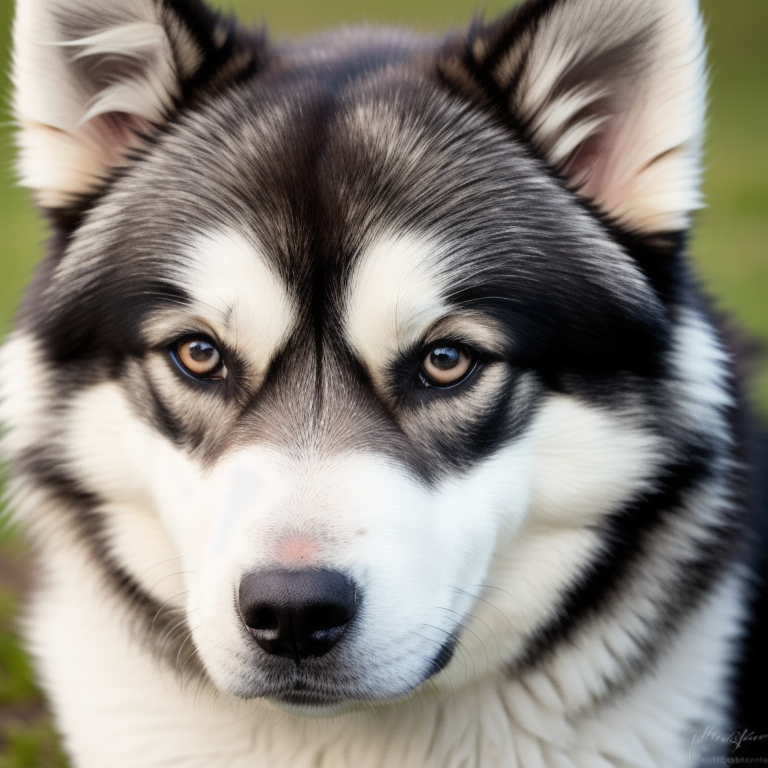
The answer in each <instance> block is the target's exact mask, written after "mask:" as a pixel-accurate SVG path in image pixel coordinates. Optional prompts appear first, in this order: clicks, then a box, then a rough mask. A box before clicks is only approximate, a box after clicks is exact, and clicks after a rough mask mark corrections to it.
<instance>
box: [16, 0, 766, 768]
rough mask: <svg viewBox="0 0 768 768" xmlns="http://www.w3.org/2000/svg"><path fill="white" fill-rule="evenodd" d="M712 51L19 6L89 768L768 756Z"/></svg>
mask: <svg viewBox="0 0 768 768" xmlns="http://www.w3.org/2000/svg"><path fill="white" fill-rule="evenodd" d="M702 37H703V35H702V25H701V22H700V20H699V16H698V12H697V9H696V7H695V3H694V2H693V0H533V1H531V2H528V3H526V4H524V5H522V6H520V7H518V8H516V9H514V10H513V11H512V12H511V13H510V14H509V15H507V16H505V17H504V18H501V19H499V20H497V21H495V22H492V23H489V24H485V23H481V22H479V21H478V22H476V23H475V24H474V25H472V26H471V27H470V28H469V29H468V30H465V31H461V32H456V33H453V34H450V35H448V36H447V37H444V38H432V37H423V36H419V35H416V34H409V33H406V32H401V31H393V30H388V29H381V30H378V29H363V30H358V31H354V30H351V31H341V32H338V33H335V34H328V35H321V36H318V37H315V38H312V39H309V40H307V41H305V42H303V43H301V44H299V45H290V44H288V45H280V46H277V45H274V44H273V43H271V42H270V41H269V40H268V39H267V37H266V36H265V35H264V34H262V33H249V32H246V31H244V30H243V29H241V28H240V27H238V26H235V25H234V24H232V23H230V22H229V21H227V20H225V19H223V18H219V17H218V16H216V15H214V14H212V13H211V12H209V11H208V10H207V9H206V8H205V7H204V6H203V5H202V4H201V3H200V2H198V0H22V2H20V4H19V8H18V12H17V17H16V23H15V58H14V67H13V77H14V84H15V96H14V110H15V115H16V119H17V121H18V125H19V135H18V142H19V166H18V167H19V172H20V175H21V178H22V180H23V183H24V184H25V185H27V186H28V187H30V188H31V189H32V190H34V193H35V196H36V199H37V201H38V204H39V206H40V208H41V209H42V210H43V211H44V212H45V214H46V215H47V217H48V218H49V220H50V222H51V225H52V228H53V231H54V236H53V240H52V244H51V250H50V254H49V256H48V258H47V260H46V261H45V262H44V263H43V264H42V266H41V267H40V270H39V272H38V275H37V278H36V280H35V281H34V283H33V285H32V287H31V289H30V290H29V293H28V295H27V297H26V301H25V302H24V304H23V306H22V308H21V310H20V313H19V316H18V321H17V327H16V330H15V332H14V333H13V334H12V336H11V337H10V338H9V339H8V341H7V343H6V345H5V347H4V350H3V353H2V359H3V363H2V379H3V396H4V404H3V406H2V408H3V421H4V423H5V425H6V428H7V429H6V436H5V441H4V452H5V456H6V457H7V458H8V460H9V462H10V489H11V491H10V492H11V495H12V499H13V502H12V503H13V505H14V507H15V509H16V511H17V514H18V519H19V520H20V521H22V523H23V525H24V526H25V527H26V529H27V530H28V531H29V534H30V536H31V539H32V541H33V542H34V544H35V545H36V549H37V554H38V556H39V562H40V567H41V571H42V576H41V583H40V587H39V590H38V591H37V593H36V596H35V598H34V602H33V604H32V606H31V608H30V612H29V616H28V623H27V635H28V639H29V645H30V649H31V651H32V653H33V655H34V658H35V660H36V663H37V669H38V671H39V675H40V679H41V681H42V684H43V686H44V688H45V690H46V691H47V693H48V695H49V697H50V700H51V704H52V707H53V710H54V712H55V715H56V718H57V722H58V725H59V727H60V729H61V732H62V733H63V735H64V739H65V744H66V748H67V749H68V751H69V752H70V754H71V755H72V758H73V761H74V764H75V765H76V766H78V768H150V767H153V766H156V767H159V766H168V767H171V766H177V767H179V768H192V767H193V766H200V767H201V768H203V767H204V768H217V767H218V768H267V767H268V768H310V767H311V768H473V767H474V768H514V767H515V766H517V767H518V768H544V767H546V768H577V767H578V768H607V767H608V766H614V768H641V767H642V768H651V767H656V768H658V767H660V766H665V767H667V768H684V767H685V766H688V765H693V764H694V763H695V761H696V760H698V759H705V760H709V761H710V762H709V763H708V764H710V765H711V764H712V761H713V760H721V761H722V760H724V759H725V758H724V757H722V758H721V757H718V755H719V754H720V755H722V754H723V753H724V744H725V742H727V741H728V739H729V734H730V733H731V731H732V730H734V729H739V733H741V732H742V729H748V731H749V733H752V734H753V736H752V737H750V738H746V737H745V739H743V740H742V742H741V743H740V748H741V749H746V748H747V744H748V743H749V742H755V741H756V740H757V739H758V738H759V736H760V734H761V733H762V732H761V731H760V730H759V723H758V721H757V719H756V718H757V715H756V714H754V712H753V713H750V710H749V709H748V708H747V707H746V705H744V704H743V702H741V700H740V699H739V698H738V697H737V696H736V694H735V688H734V680H735V679H736V672H735V670H736V668H737V666H738V664H739V660H740V659H742V658H744V656H745V654H744V653H743V652H742V650H741V649H742V648H743V643H744V642H745V641H744V636H745V630H744V627H746V626H748V621H749V615H750V610H751V609H750V607H749V605H750V589H751V578H750V572H749V570H748V565H747V563H748V561H749V558H748V556H747V555H748V554H749V547H748V546H747V545H748V544H749V543H750V542H751V540H752V538H751V535H749V534H748V533H745V531H748V530H749V528H748V527H747V525H748V524H747V523H746V521H747V519H748V509H749V505H748V504H747V503H745V487H746V482H745V477H746V474H747V463H746V461H745V451H744V445H745V442H744V437H743V435H742V434H741V433H740V431H739V429H738V428H737V426H736V425H737V423H738V422H739V419H738V418H736V415H737V413H738V412H739V410H740V408H739V405H738V395H737V393H736V392H735V388H734V381H733V377H732V374H731V364H730V358H729V353H728V352H727V351H726V348H725V346H724V343H723V341H722V339H721V336H720V334H719V332H718V331H717V330H716V328H715V327H714V326H713V323H712V322H711V320H710V317H709V315H708V314H707V311H706V309H705V308H704V307H703V305H702V302H701V301H700V299H699V298H698V296H697V293H696V291H695V289H694V287H693V282H692V280H691V278H690V276H689V274H688V272H687V267H686V256H685V243H686V236H685V232H686V229H687V227H688V225H689V220H690V214H691V212H692V211H693V210H694V209H696V208H697V206H698V205H699V203H700V197H699V193H698V172H699V151H700V144H701V126H702V119H703V112H704V101H705V95H704V70H705V63H704V57H703V40H702ZM748 674H750V675H752V676H753V678H754V674H755V672H754V671H752V672H750V673H748ZM740 702H741V703H740ZM756 704H757V706H756V708H755V711H757V708H758V707H759V704H760V702H759V701H758V702H756ZM750 718H752V719H750ZM740 754H744V753H740Z"/></svg>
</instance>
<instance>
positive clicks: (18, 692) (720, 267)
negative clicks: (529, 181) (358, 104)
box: [0, 0, 768, 768]
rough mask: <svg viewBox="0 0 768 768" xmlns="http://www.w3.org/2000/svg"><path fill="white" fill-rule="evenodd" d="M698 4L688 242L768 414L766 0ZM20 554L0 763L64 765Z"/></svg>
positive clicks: (3, 10)
mask: <svg viewBox="0 0 768 768" xmlns="http://www.w3.org/2000/svg"><path fill="white" fill-rule="evenodd" d="M484 5H485V8H486V10H487V12H488V15H489V16H491V15H492V14H494V13H498V12H500V11H502V10H503V9H504V8H505V7H506V6H507V5H508V3H507V2H505V0H492V2H486V3H485V4H484ZM702 5H703V10H704V15H705V18H706V20H707V22H708V27H709V35H708V37H709V44H710V62H711V80H712V86H711V92H710V107H711V108H710V125H709V139H708V143H707V154H706V175H705V184H704V189H705V193H706V198H707V201H708V205H709V207H708V208H707V209H705V210H704V211H702V212H700V213H699V214H698V216H697V224H696V234H695V237H694V240H693V247H692V250H693V254H694V260H695V262H696V265H697V267H698V270H699V272H700V274H701V276H702V280H703V283H704V285H705V287H706V289H707V291H708V292H709V293H710V294H711V295H712V296H713V297H715V299H714V301H715V304H716V306H717V307H718V308H720V309H722V310H723V311H724V312H726V313H727V314H729V315H730V316H732V317H733V318H734V319H735V320H736V322H737V323H738V324H739V325H740V326H741V327H742V328H744V329H745V330H746V332H747V333H748V334H749V335H750V336H751V337H752V338H753V339H755V340H757V341H758V342H760V343H761V344H762V353H760V354H759V355H758V356H757V360H756V366H755V367H756V375H755V378H754V393H755V399H756V402H757V403H758V405H759V408H760V410H761V411H762V413H763V415H768V355H766V349H768V301H766V294H767V293H768V149H767V144H768V140H767V139H766V137H768V88H767V87H766V86H767V84H768V3H766V2H765V0H702ZM226 7H227V8H232V7H237V9H238V10H239V11H241V12H242V15H243V17H244V18H246V19H249V20H252V21H256V22H259V21H260V20H261V19H267V20H268V21H269V26H270V28H271V30H272V31H273V34H274V35H275V36H276V37H282V36H284V35H286V34H291V33H302V32H307V31H309V30H312V29H317V28H320V27H324V26H331V25H334V24H337V23H342V22H355V21H371V22H375V21H381V20H383V21H386V22H388V23H403V24H409V25H414V24H415V25H416V26H418V27H420V28H425V29H426V28H434V27H438V28H440V27H445V26H451V25H456V24H459V23H461V22H462V21H464V20H466V19H468V18H469V17H470V16H471V14H472V12H473V10H474V7H475V4H474V2H472V0H440V1H439V2H438V1H437V0H416V2H414V0H365V1H364V2H360V0H329V1H328V2H324V3H314V2H313V3H310V2H308V0H302V1H301V2H299V0H294V1H293V2H291V1H290V0H289V1H288V2H286V0H241V1H240V2H235V3H231V2H230V3H227V4H226ZM249 8H250V9H251V10H250V11H248V10H247V9H249ZM253 8H257V9H258V10H257V11H256V12H254V11H253V10H252V9H253ZM10 17H11V3H10V0H0V71H7V69H8V60H7V51H8V36H9V32H8V30H9V24H10ZM0 91H2V93H6V92H7V87H3V86H0ZM6 100H7V98H6V99H4V101H6ZM11 164H12V151H11V139H10V130H9V127H8V125H7V122H6V123H3V124H2V126H0V233H1V234H0V336H2V334H3V332H4V331H5V330H6V329H7V328H8V327H9V323H10V318H11V316H12V313H13V309H14V307H15V306H16V304H17V301H18V298H19V295H20V292H21V290H22V287H23V285H24V284H25V283H26V282H27V280H28V279H29V277H30V275H31V272H32V268H33V265H34V263H35V261H36V260H37V258H38V256H39V254H40V252H41V244H42V242H43V241H44V239H45V230H44V228H43V226H42V225H41V224H40V222H39V221H38V219H37V218H36V216H35V213H34V211H33V210H32V207H31V206H30V204H29V200H28V196H27V194H26V193H25V192H24V191H22V190H19V189H17V188H14V187H13V181H12V173H11ZM23 373H24V372H23V371H19V372H18V375H23ZM25 563H26V560H25V558H24V556H23V545H22V543H21V542H20V540H19V538H18V536H17V534H15V533H14V532H13V531H12V530H11V529H8V528H6V530H5V532H0V768H33V767H34V768H63V766H65V765H66V762H65V760H64V758H63V756H62V754H61V751H60V748H59V746H58V742H57V739H56V736H55V734H54V732H53V729H52V727H51V725H50V721H49V719H48V718H47V716H46V714H45V707H44V704H43V702H42V700H41V698H40V695H39V693H38V692H37V690H36V689H35V686H34V682H33V677H32V672H31V669H30V666H29V663H28V661H27V658H26V656H25V654H24V652H23V651H22V649H21V646H20V643H19V641H18V640H17V637H16V634H15V622H16V617H17V616H18V610H19V605H20V601H21V599H22V598H21V595H22V594H23V591H24V584H25V583H26V573H27V566H26V565H25Z"/></svg>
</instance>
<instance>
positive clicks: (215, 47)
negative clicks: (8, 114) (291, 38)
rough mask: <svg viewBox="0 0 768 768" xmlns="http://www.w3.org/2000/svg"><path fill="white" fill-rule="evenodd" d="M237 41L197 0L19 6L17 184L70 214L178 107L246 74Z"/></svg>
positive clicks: (26, 0) (246, 48) (78, 0)
mask: <svg viewBox="0 0 768 768" xmlns="http://www.w3.org/2000/svg"><path fill="white" fill-rule="evenodd" d="M239 34H240V33H239V32H237V31H236V30H234V28H232V27H231V26H230V25H228V24H226V23H224V22H223V21H222V20H221V19H219V18H218V17H217V16H216V15H215V14H213V13H212V12H210V11H209V10H208V9H207V8H206V7H205V5H204V4H203V2H202V0H17V10H16V19H15V23H14V30H13V42H14V55H13V84H14V98H13V107H14V113H15V117H16V120H17V122H18V125H19V132H18V134H17V137H18V145H19V162H18V169H19V175H20V177H21V182H22V184H24V185H25V186H27V187H30V188H31V189H33V190H34V192H35V196H36V199H37V201H38V203H39V204H40V205H41V206H42V207H43V208H47V209H54V210H55V209H68V208H72V207H76V206H77V205H78V201H79V200H80V199H81V198H82V197H83V196H87V195H89V194H91V193H92V192H94V191H97V190H98V189H99V187H100V185H101V184H102V183H103V181H104V180H105V179H107V178H109V177H110V175H111V174H112V173H113V171H114V170H115V169H116V168H119V167H120V166H121V165H123V164H124V163H125V162H126V157H127V156H128V155H129V154H130V153H131V151H132V150H133V149H135V148H136V147H140V146H141V145H142V143H143V140H144V138H146V137H148V136H151V135H152V134H153V133H155V132H156V130H157V129H158V128H159V127H161V126H163V125H164V124H166V123H167V121H168V120H169V119H171V118H172V117H173V115H174V114H175V113H176V112H177V111H178V110H179V109H180V108H181V107H182V106H183V105H184V102H185V101H186V100H188V99H190V98H194V97H195V96H196V95H198V94H199V93H200V92H201V91H202V90H204V89H205V88H206V87H211V86H212V83H213V82H214V81H216V82H221V81H222V80H223V79H232V78H234V77H237V76H238V74H239V73H240V74H242V73H243V72H245V71H247V70H248V69H249V68H251V67H253V66H254V59H255V57H256V54H255V53H254V51H255V50H256V48H255V47H254V46H250V45H246V44H244V43H243V41H242V40H241V39H240V38H239V37H238V35H239Z"/></svg>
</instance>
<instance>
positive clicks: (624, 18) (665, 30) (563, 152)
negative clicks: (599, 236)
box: [442, 0, 705, 234]
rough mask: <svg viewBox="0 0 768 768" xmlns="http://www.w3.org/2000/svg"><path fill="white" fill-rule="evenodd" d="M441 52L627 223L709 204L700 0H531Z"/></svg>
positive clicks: (659, 222)
mask: <svg viewBox="0 0 768 768" xmlns="http://www.w3.org/2000/svg"><path fill="white" fill-rule="evenodd" d="M462 46H463V50H462V51H461V52H459V51H458V50H457V49H455V48H454V53H453V55H451V54H449V55H448V56H447V57H446V59H445V60H444V61H443V64H442V69H443V73H444V75H445V76H446V77H447V78H448V79H449V80H450V81H452V82H454V84H456V85H457V86H458V87H460V88H462V89H464V90H465V91H474V92H478V90H483V91H484V92H485V94H486V97H487V96H488V94H489V93H490V94H491V95H492V97H493V98H494V99H495V100H498V99H501V100H502V103H503V108H504V109H507V110H508V114H509V116H510V118H511V119H512V121H513V124H515V125H516V126H517V127H518V128H519V129H520V130H521V131H522V133H523V135H524V136H526V137H527V139H528V140H529V141H530V143H531V144H532V145H533V146H534V148H535V149H536V150H537V151H538V153H539V154H540V155H541V156H543V158H544V159H545V160H546V161H547V163H548V164H549V165H550V166H551V167H552V168H554V169H555V170H556V171H557V172H558V173H559V174H561V175H562V176H563V177H564V178H565V180H566V182H567V183H568V185H569V186H570V187H571V188H572V189H574V190H577V191H578V193H579V194H580V195H582V196H583V197H585V198H587V199H588V200H589V201H590V202H592V203H594V204H595V205H596V206H597V207H598V208H600V209H601V210H603V211H604V212H605V213H606V214H608V215H609V216H610V217H611V218H612V219H613V220H615V221H616V222H618V223H619V224H621V225H623V226H624V227H626V228H628V229H631V230H633V231H636V232H638V233H643V234H655V233H662V232H670V231H676V230H681V229H685V228H686V227H687V226H688V214H689V213H690V212H691V211H692V210H694V209H696V208H698V207H700V194H699V152H700V144H701V131H702V127H703V122H704V102H705V74H704V69H705V63H704V43H703V30H702V24H701V21H700V19H699V15H698V10H697V7H696V1H695V0H529V2H527V3H524V4H523V5H521V6H519V7H518V8H516V9H515V10H514V11H513V12H512V13H510V14H509V15H508V16H507V17H505V18H503V19H502V20H501V21H499V22H497V23H496V24H493V25H491V26H489V27H478V28H475V29H474V30H473V31H472V32H471V34H470V36H469V38H468V39H467V40H466V41H465V42H463V43H462Z"/></svg>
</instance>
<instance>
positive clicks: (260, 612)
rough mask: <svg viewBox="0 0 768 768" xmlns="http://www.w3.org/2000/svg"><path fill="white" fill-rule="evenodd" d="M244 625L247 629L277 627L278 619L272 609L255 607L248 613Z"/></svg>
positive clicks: (278, 624)
mask: <svg viewBox="0 0 768 768" xmlns="http://www.w3.org/2000/svg"><path fill="white" fill-rule="evenodd" d="M246 626H248V627H249V629H277V628H278V627H279V626H280V620H279V619H278V617H277V614H276V613H275V612H274V611H273V610H271V609H269V608H256V609H255V610H253V611H252V612H251V614H250V615H249V617H248V620H247V621H246Z"/></svg>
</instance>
